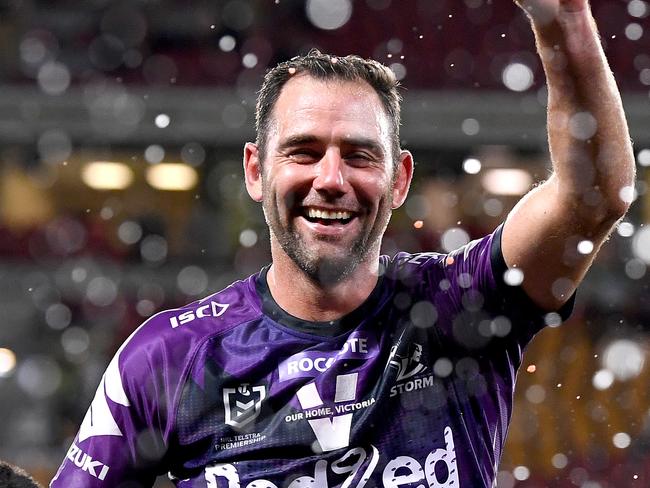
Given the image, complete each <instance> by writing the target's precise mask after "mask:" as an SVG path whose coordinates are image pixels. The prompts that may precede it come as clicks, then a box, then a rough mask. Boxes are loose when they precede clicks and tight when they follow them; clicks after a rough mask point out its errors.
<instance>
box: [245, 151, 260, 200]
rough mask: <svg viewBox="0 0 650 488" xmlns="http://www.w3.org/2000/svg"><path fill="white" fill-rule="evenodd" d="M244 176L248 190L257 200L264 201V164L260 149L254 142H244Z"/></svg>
mask: <svg viewBox="0 0 650 488" xmlns="http://www.w3.org/2000/svg"><path fill="white" fill-rule="evenodd" d="M244 178H245V180H246V191H248V194H249V195H250V197H251V198H252V199H253V200H255V201H256V202H261V201H262V164H261V162H260V157H259V150H258V149H257V146H256V145H255V144H253V143H252V142H247V143H246V144H244Z"/></svg>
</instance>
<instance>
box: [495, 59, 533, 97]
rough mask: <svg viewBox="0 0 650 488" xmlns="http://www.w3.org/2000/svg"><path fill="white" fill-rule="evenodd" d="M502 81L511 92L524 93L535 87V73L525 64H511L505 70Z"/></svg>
mask: <svg viewBox="0 0 650 488" xmlns="http://www.w3.org/2000/svg"><path fill="white" fill-rule="evenodd" d="M501 80H502V81H503V84H504V85H505V86H506V88H508V89H509V90H512V91H516V92H523V91H526V90H528V89H529V88H530V87H531V86H533V81H534V77H533V71H532V70H531V69H530V68H529V67H528V66H526V65H525V64H523V63H511V64H509V65H507V66H506V67H505V68H504V70H503V73H502V74H501Z"/></svg>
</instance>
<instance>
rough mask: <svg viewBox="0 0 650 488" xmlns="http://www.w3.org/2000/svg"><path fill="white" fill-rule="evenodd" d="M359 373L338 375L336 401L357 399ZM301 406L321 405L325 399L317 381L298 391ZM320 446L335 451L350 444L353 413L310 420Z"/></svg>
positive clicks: (306, 407) (314, 406)
mask: <svg viewBox="0 0 650 488" xmlns="http://www.w3.org/2000/svg"><path fill="white" fill-rule="evenodd" d="M357 376H358V374H357V373H350V374H344V375H340V376H337V377H336V393H335V395H334V401H335V402H336V403H340V402H350V401H353V400H355V398H356V395H357ZM297 396H298V401H299V402H300V406H301V407H302V408H303V409H305V410H307V409H310V408H316V407H321V406H323V405H324V403H323V400H322V398H321V396H320V393H319V392H318V389H317V388H316V383H314V382H311V383H307V384H306V385H304V386H302V387H301V388H300V389H299V390H298V393H297ZM308 422H309V425H310V426H311V428H312V430H313V431H314V434H316V440H317V441H318V444H320V448H321V449H322V450H323V452H325V451H333V450H335V449H340V448H342V447H347V446H348V445H349V444H350V429H351V428H352V414H351V413H346V414H343V415H335V416H333V417H332V418H331V419H329V418H320V419H310V420H308Z"/></svg>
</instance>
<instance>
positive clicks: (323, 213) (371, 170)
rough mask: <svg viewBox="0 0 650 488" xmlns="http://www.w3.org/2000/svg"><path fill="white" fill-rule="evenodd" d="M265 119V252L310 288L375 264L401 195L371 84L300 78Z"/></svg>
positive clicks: (385, 125) (382, 114)
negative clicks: (268, 245) (288, 263)
mask: <svg viewBox="0 0 650 488" xmlns="http://www.w3.org/2000/svg"><path fill="white" fill-rule="evenodd" d="M272 116H273V121H272V124H271V130H270V131H269V137H268V141H267V148H268V150H267V156H266V160H265V161H263V162H262V167H263V169H262V202H263V208H264V214H265V216H266V220H267V222H268V224H269V227H270V229H271V241H272V246H279V250H281V252H284V253H285V254H286V255H287V256H288V257H289V258H291V259H292V260H293V261H294V262H295V263H296V265H297V266H298V267H299V268H300V269H302V270H303V271H304V272H305V273H307V275H308V276H310V277H311V278H312V279H314V280H315V281H317V282H320V283H327V282H330V283H333V282H337V281H339V280H341V279H342V278H344V277H345V276H347V275H349V273H350V272H351V271H353V270H354V269H355V267H356V266H357V264H359V263H360V262H362V261H364V260H365V259H367V258H368V257H372V258H375V259H376V256H378V254H379V248H380V245H381V237H382V235H383V233H384V231H385V229H386V226H387V224H388V221H389V219H390V215H391V211H392V208H394V207H397V206H399V205H400V204H401V202H402V200H403V197H405V196H406V195H405V194H404V195H403V197H402V195H401V193H400V194H399V195H396V191H395V189H394V185H393V171H394V170H395V168H394V162H393V158H392V154H391V134H390V121H389V119H388V117H387V115H386V113H385V111H384V108H383V106H382V104H381V101H380V99H379V97H378V96H377V94H376V93H375V92H374V90H373V89H372V87H370V85H368V84H366V83H362V82H348V81H321V80H316V79H314V78H311V77H309V76H306V75H302V76H297V77H295V78H293V79H291V80H289V81H288V82H287V83H286V84H285V86H284V87H283V89H282V92H281V94H280V97H279V98H278V100H277V102H276V105H275V107H274V110H273V115H272ZM409 158H410V155H409ZM396 169H397V171H398V173H399V172H400V171H401V170H402V169H403V168H402V164H399V166H398V168H396ZM402 179H403V178H402ZM408 179H409V181H410V174H409V175H408ZM406 187H408V184H407V185H406ZM277 250H278V249H276V251H277Z"/></svg>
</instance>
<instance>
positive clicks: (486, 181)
mask: <svg viewBox="0 0 650 488" xmlns="http://www.w3.org/2000/svg"><path fill="white" fill-rule="evenodd" d="M481 184H482V185H483V188H484V189H485V190H486V191H488V192H489V193H491V194H493V195H523V194H524V193H526V192H527V191H528V190H530V188H531V186H532V184H533V178H532V176H531V175H530V173H528V172H527V171H524V170H523V169H516V168H493V169H488V170H486V171H485V172H484V173H483V177H482V178H481Z"/></svg>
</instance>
